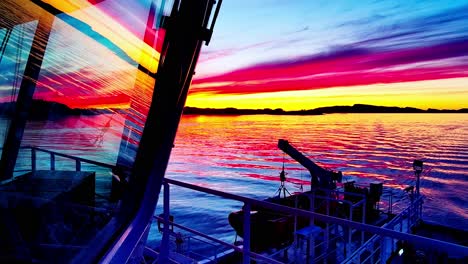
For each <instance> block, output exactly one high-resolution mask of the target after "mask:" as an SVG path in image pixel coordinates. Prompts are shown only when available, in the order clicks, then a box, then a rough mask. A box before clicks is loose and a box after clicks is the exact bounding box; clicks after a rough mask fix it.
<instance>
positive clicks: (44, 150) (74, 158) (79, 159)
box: [22, 146, 115, 169]
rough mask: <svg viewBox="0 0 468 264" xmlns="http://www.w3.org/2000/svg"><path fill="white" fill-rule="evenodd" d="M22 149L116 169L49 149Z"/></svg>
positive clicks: (26, 147)
mask: <svg viewBox="0 0 468 264" xmlns="http://www.w3.org/2000/svg"><path fill="white" fill-rule="evenodd" d="M22 148H24V149H28V148H30V149H33V150H38V151H41V152H45V153H49V154H51V155H55V156H60V157H64V158H68V159H72V160H75V161H80V162H85V163H89V164H93V165H96V166H100V167H104V168H108V169H113V168H115V165H111V164H107V163H103V162H99V161H94V160H90V159H85V158H80V157H75V156H72V155H68V154H64V153H60V152H56V151H52V150H47V149H43V148H40V147H34V146H25V147H22Z"/></svg>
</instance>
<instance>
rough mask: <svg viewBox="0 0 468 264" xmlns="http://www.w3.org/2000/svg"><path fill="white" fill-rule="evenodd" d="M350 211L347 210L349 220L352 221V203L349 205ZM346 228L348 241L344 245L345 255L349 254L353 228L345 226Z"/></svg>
mask: <svg viewBox="0 0 468 264" xmlns="http://www.w3.org/2000/svg"><path fill="white" fill-rule="evenodd" d="M350 208H351V209H350V212H349V220H350V221H353V209H354V207H353V205H351V206H350ZM347 229H348V243H347V246H346V256H349V255H350V254H351V253H352V252H351V242H352V236H353V229H352V228H351V227H347Z"/></svg>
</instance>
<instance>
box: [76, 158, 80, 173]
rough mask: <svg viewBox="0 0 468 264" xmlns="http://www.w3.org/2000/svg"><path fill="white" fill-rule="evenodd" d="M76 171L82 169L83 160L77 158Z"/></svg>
mask: <svg viewBox="0 0 468 264" xmlns="http://www.w3.org/2000/svg"><path fill="white" fill-rule="evenodd" d="M76 171H81V161H79V160H76Z"/></svg>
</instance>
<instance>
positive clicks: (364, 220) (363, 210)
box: [361, 199, 367, 245]
mask: <svg viewBox="0 0 468 264" xmlns="http://www.w3.org/2000/svg"><path fill="white" fill-rule="evenodd" d="M366 204H367V203H366V200H365V199H364V204H363V205H362V212H363V213H362V223H363V224H365V223H366ZM364 233H365V231H364V230H363V231H361V245H364Z"/></svg>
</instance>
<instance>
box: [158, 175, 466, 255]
mask: <svg viewBox="0 0 468 264" xmlns="http://www.w3.org/2000/svg"><path fill="white" fill-rule="evenodd" d="M164 181H165V182H167V183H169V184H173V185H176V186H180V187H184V188H187V189H191V190H195V191H200V192H204V193H208V194H212V195H216V196H221V197H224V198H228V199H231V200H236V201H240V202H244V203H246V204H251V205H256V206H261V207H264V208H268V209H272V210H276V211H280V212H285V213H289V214H293V215H300V216H304V217H313V218H315V219H317V220H319V221H324V222H329V223H334V224H339V225H345V226H347V227H350V228H354V229H358V230H360V231H366V232H370V233H374V234H379V235H381V236H386V237H391V238H394V239H398V240H405V241H408V242H410V243H416V244H419V245H421V246H423V247H426V248H431V249H435V250H443V251H446V252H450V253H453V254H457V255H461V256H463V257H467V256H468V247H465V246H462V245H457V244H453V243H449V242H445V241H440V240H435V239H431V238H427V237H422V236H418V235H413V234H408V233H401V232H398V231H394V230H391V229H387V228H382V227H378V226H373V225H369V224H364V223H359V222H353V221H350V220H346V219H341V218H337V217H333V216H328V215H322V214H318V213H314V212H310V211H305V210H301V209H297V208H292V207H287V206H282V205H278V204H274V203H270V202H265V201H259V200H256V199H253V198H248V197H243V196H240V195H236V194H231V193H225V192H221V191H218V190H213V189H208V188H205V187H201V186H197V185H193V184H189V183H185V182H181V181H177V180H173V179H168V178H165V179H164Z"/></svg>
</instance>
